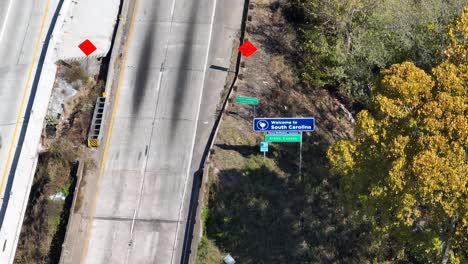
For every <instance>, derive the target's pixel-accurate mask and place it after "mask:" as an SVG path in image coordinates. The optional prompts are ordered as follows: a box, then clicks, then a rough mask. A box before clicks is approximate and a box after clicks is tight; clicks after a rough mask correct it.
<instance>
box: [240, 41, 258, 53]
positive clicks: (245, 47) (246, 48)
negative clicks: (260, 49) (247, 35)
mask: <svg viewBox="0 0 468 264" xmlns="http://www.w3.org/2000/svg"><path fill="white" fill-rule="evenodd" d="M239 51H240V53H242V55H244V56H245V57H250V56H251V55H252V54H254V53H255V52H256V51H257V48H256V47H255V46H254V45H253V44H252V43H251V42H250V41H248V40H247V41H246V42H244V44H242V45H241V46H240V47H239Z"/></svg>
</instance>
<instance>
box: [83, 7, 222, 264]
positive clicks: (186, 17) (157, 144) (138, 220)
mask: <svg viewBox="0 0 468 264" xmlns="http://www.w3.org/2000/svg"><path fill="white" fill-rule="evenodd" d="M215 7H216V0H198V1H193V0H169V1H163V0H156V1H154V0H137V3H136V8H137V9H136V16H135V20H134V24H133V30H131V32H132V33H131V36H130V39H129V47H128V48H129V49H128V53H127V54H128V56H127V57H126V61H125V63H124V65H123V80H122V82H121V84H120V86H119V92H118V94H117V100H116V112H115V114H114V118H115V119H114V123H113V126H111V131H110V132H109V134H110V143H109V145H108V147H109V148H108V151H107V152H106V154H105V158H106V162H105V167H104V173H103V174H102V175H101V176H100V177H102V178H101V181H100V185H99V190H98V192H97V196H96V200H95V204H94V206H95V207H94V210H93V215H91V216H90V220H89V221H90V222H91V223H90V224H88V226H89V229H88V230H87V233H88V234H87V237H86V239H85V241H84V243H85V250H84V251H83V256H82V259H81V260H76V261H77V262H76V263H78V261H81V262H84V263H88V264H91V263H132V264H133V263H162V264H166V263H179V262H180V259H177V255H180V253H177V252H176V247H177V244H178V239H177V237H178V236H180V235H182V238H183V232H184V230H185V223H184V221H185V219H184V217H185V215H184V214H183V204H184V200H185V199H186V198H187V197H186V196H188V195H190V194H187V192H190V190H187V184H188V182H189V181H190V180H191V178H190V176H189V168H190V165H191V160H192V153H193V146H194V141H195V134H196V125H197V121H198V120H197V119H198V117H199V109H200V102H201V99H202V91H203V85H204V82H205V77H204V76H205V73H206V66H207V60H208V52H209V46H210V41H211V40H210V39H211V35H212V34H211V32H212V29H213V25H212V23H213V19H214V14H215V12H214V11H215ZM111 122H112V121H111ZM111 124H112V123H111ZM112 128H113V129H112ZM177 250H180V249H177Z"/></svg>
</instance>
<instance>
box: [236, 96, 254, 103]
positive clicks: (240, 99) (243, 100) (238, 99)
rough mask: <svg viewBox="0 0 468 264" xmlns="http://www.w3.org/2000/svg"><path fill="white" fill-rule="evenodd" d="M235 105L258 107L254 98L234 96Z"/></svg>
mask: <svg viewBox="0 0 468 264" xmlns="http://www.w3.org/2000/svg"><path fill="white" fill-rule="evenodd" d="M236 103H238V104H249V105H258V98H256V97H247V96H236Z"/></svg>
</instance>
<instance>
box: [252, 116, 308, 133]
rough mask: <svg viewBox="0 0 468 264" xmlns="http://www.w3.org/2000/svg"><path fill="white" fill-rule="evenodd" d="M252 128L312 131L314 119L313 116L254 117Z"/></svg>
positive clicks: (256, 129) (265, 130) (258, 129)
mask: <svg viewBox="0 0 468 264" xmlns="http://www.w3.org/2000/svg"><path fill="white" fill-rule="evenodd" d="M253 129H254V131H256V132H274V131H283V132H284V131H290V132H291V131H296V132H301V131H314V130H315V119H314V118H313V117H299V118H255V119H254V122H253Z"/></svg>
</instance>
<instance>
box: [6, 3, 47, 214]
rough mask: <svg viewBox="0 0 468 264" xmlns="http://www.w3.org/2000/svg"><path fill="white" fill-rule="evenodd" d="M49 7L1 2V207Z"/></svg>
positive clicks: (41, 4) (42, 4)
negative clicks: (46, 11) (42, 28)
mask: <svg viewBox="0 0 468 264" xmlns="http://www.w3.org/2000/svg"><path fill="white" fill-rule="evenodd" d="M46 4H47V1H46V0H43V1H16V0H0V58H1V59H0V205H1V204H2V201H3V198H4V190H5V186H6V183H7V178H8V174H9V168H10V166H11V161H12V157H13V154H14V151H15V148H16V144H17V140H18V133H19V130H20V129H21V123H22V121H23V117H24V110H25V107H26V104H27V100H28V95H29V92H30V87H31V84H32V79H33V78H34V71H35V69H36V67H37V57H38V56H39V51H40V45H39V46H38V47H37V49H36V43H37V41H38V38H39V37H40V36H39V31H40V27H41V23H42V19H43V16H44V15H45V9H46ZM44 31H45V30H44ZM43 35H44V34H43ZM39 44H41V43H39ZM33 56H35V57H36V59H35V63H32V60H33ZM20 112H21V113H20ZM18 121H19V122H18ZM15 128H16V133H15ZM7 195H8V194H7Z"/></svg>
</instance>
